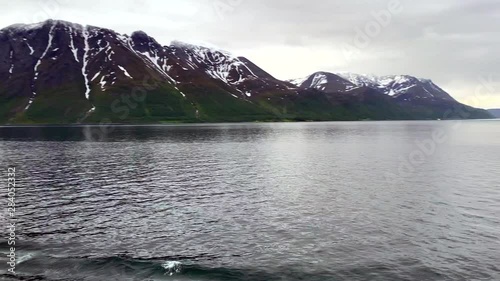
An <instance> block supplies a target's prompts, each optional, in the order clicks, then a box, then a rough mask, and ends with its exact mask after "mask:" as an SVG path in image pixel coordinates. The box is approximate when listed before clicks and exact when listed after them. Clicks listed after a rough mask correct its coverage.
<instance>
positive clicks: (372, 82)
mask: <svg viewBox="0 0 500 281" xmlns="http://www.w3.org/2000/svg"><path fill="white" fill-rule="evenodd" d="M338 75H339V76H341V77H343V78H344V79H346V80H348V81H350V82H351V83H353V84H355V85H357V86H366V87H370V88H374V89H378V90H380V91H382V92H383V93H384V94H386V95H389V96H391V97H395V98H398V99H404V100H408V101H411V100H416V99H431V100H445V101H455V99H453V98H452V97H451V96H450V95H449V94H448V93H447V92H445V91H444V90H443V89H441V88H440V87H439V86H437V85H436V84H434V83H433V82H432V81H431V80H429V79H421V78H416V77H413V76H409V75H387V76H375V75H361V74H354V73H345V72H344V73H338Z"/></svg>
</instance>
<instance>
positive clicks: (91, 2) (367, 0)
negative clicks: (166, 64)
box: [0, 0, 500, 108]
mask: <svg viewBox="0 0 500 281" xmlns="http://www.w3.org/2000/svg"><path fill="white" fill-rule="evenodd" d="M0 7H2V13H1V17H0V26H1V27H5V26H8V25H11V24H13V23H21V22H22V23H34V22H40V21H43V20H45V19H48V18H54V19H62V20H67V21H72V22H76V23H81V24H90V25H96V26H101V27H107V28H111V29H114V30H116V31H117V32H120V33H127V34H130V33H131V32H132V31H135V30H143V31H145V32H146V33H148V34H149V35H151V36H153V37H155V38H156V39H157V41H159V42H160V43H162V44H164V45H168V44H169V43H170V42H171V41H172V40H181V41H186V42H190V43H201V44H210V45H215V46H218V47H220V48H222V49H225V50H227V51H230V52H232V53H234V54H236V55H242V56H245V57H247V58H249V59H250V60H252V61H253V62H255V63H256V64H257V65H259V66H261V67H262V68H263V69H265V70H266V71H268V72H269V73H271V74H272V75H274V76H275V77H277V78H280V79H290V78H297V77H303V76H306V75H309V74H311V73H313V72H315V71H320V70H321V71H330V72H341V71H349V72H356V73H366V74H376V75H387V74H410V75H414V76H417V77H422V78H430V79H432V80H433V81H434V82H436V83H437V84H438V85H440V86H441V87H443V88H444V89H445V90H447V91H449V92H450V94H452V95H453V96H454V97H455V98H457V99H459V100H460V101H462V102H464V103H467V104H470V105H472V106H476V107H483V108H493V107H498V108H500V75H499V71H498V66H499V65H500V52H499V51H500V1H498V0H474V1H472V0H471V1H467V0H439V1H436V0H420V1H414V0H343V1H340V0H330V1H328V0H307V1H305V0H144V1H139V0H121V1H103V0H100V1H99V0H86V1H78V0H16V1H6V0H0Z"/></svg>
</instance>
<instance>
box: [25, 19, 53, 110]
mask: <svg viewBox="0 0 500 281" xmlns="http://www.w3.org/2000/svg"><path fill="white" fill-rule="evenodd" d="M54 27H55V25H52V26H51V28H50V31H49V39H48V42H47V47H46V48H45V50H44V51H43V53H42V56H41V57H40V58H39V59H38V61H37V63H36V64H35V67H34V69H33V70H34V73H35V76H34V77H33V82H32V84H33V85H32V92H33V93H32V96H31V98H30V99H29V101H28V105H26V107H25V108H24V110H25V111H26V110H28V109H29V108H30V106H31V104H32V103H33V100H34V99H35V97H36V95H37V93H36V85H35V84H36V80H37V79H38V74H39V73H38V68H39V67H40V65H41V64H42V60H43V59H44V58H45V56H46V55H47V53H48V52H49V50H50V47H52V40H53V39H54V34H53V32H54Z"/></svg>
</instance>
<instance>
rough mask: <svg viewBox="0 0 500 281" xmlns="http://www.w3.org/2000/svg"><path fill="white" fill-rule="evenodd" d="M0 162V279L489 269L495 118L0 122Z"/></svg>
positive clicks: (497, 218)
mask: <svg viewBox="0 0 500 281" xmlns="http://www.w3.org/2000/svg"><path fill="white" fill-rule="evenodd" d="M0 159H1V160H0V161H1V164H2V165H1V166H2V171H0V174H1V175H0V178H1V180H2V187H1V190H3V192H4V193H5V194H3V195H2V198H4V199H2V202H4V203H3V204H4V206H3V207H2V208H3V210H5V208H6V205H7V203H6V202H7V201H6V196H7V193H6V185H7V184H6V182H7V166H14V167H15V168H16V179H17V185H18V188H17V190H16V203H17V208H16V214H15V218H16V219H17V228H16V235H17V238H18V240H17V244H16V256H17V263H18V264H17V265H16V272H17V275H18V276H17V277H16V278H14V279H12V278H11V277H9V276H8V275H6V274H5V273H6V270H7V268H8V265H7V264H6V262H7V257H6V254H7V253H8V245H7V243H6V242H5V239H3V240H2V242H1V244H0V246H1V248H0V250H1V252H2V253H1V257H0V280H92V281H93V280H106V281H108V280H124V281H127V280H200V281H202V280H234V281H237V280H252V281H254V280H255V281H274V280H311V281H325V280H381V281H382V280H383V281H387V280H500V121H441V122H438V121H429V122H345V123H343V122H340V123H270V124H267V123H266V124H210V125H189V126H118V127H113V128H108V129H107V130H101V129H100V128H99V127H87V126H81V127H0ZM8 219H9V218H7V217H6V215H5V212H4V211H2V216H1V217H0V224H1V225H2V226H4V225H6V224H7V223H8ZM0 234H2V236H3V237H6V235H8V231H7V229H6V227H2V229H1V230H0Z"/></svg>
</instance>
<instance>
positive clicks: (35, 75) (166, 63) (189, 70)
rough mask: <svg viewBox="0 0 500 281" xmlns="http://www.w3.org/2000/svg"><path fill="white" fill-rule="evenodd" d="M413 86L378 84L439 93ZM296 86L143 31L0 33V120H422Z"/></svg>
mask: <svg viewBox="0 0 500 281" xmlns="http://www.w3.org/2000/svg"><path fill="white" fill-rule="evenodd" d="M294 82H295V83H297V81H294ZM418 82H419V84H418V85H417V86H418V87H417V86H414V87H410V86H412V85H406V84H408V83H406V82H404V83H403V81H399V82H398V81H394V82H387V83H385V84H382V83H379V84H377V85H378V86H382V85H387V86H388V87H391V89H394V90H395V91H397V94H394V96H398V97H399V96H401V95H404V93H410V91H415V90H417V89H420V88H423V89H424V90H427V91H429V92H430V93H429V95H434V96H440V95H444V94H442V93H439V89H438V87H437V86H436V87H433V84H432V83H431V82H430V81H429V82H426V81H423V80H422V81H418ZM297 84H300V87H299V86H296V85H294V84H292V83H290V82H287V81H280V80H278V79H276V78H274V77H273V76H272V75H270V74H269V73H267V72H265V71H264V70H263V69H261V68H260V67H258V66H257V65H255V64H254V63H252V62H251V61H249V60H248V59H246V58H244V57H239V56H234V55H232V54H230V53H228V52H226V51H223V50H218V49H214V48H208V47H203V46H198V45H192V44H187V43H182V42H172V43H171V44H170V45H168V46H163V45H161V44H160V43H158V42H157V41H156V40H155V39H154V38H152V37H150V36H148V35H147V34H146V33H145V32H143V31H137V32H134V33H132V34H131V35H126V34H119V33H117V32H115V31H113V30H110V29H106V28H100V27H94V26H82V25H79V24H74V23H70V22H65V21H55V20H48V21H45V22H42V23H39V24H31V25H22V24H17V25H12V26H9V27H7V28H4V29H1V30H0V122H1V123H9V122H12V123H54V122H56V123H75V122H102V121H103V120H107V121H108V122H109V121H113V122H160V121H183V120H184V121H254V120H284V119H286V120H357V119H366V118H374V119H386V118H388V119H397V118H429V117H428V112H425V113H424V114H423V115H420V114H421V112H420V111H416V112H415V113H413V114H415V116H403V115H400V112H401V110H400V108H399V105H398V104H396V103H395V102H392V101H391V100H390V99H389V100H387V99H384V98H380V97H379V96H377V95H370V96H369V99H368V100H369V102H370V104H369V105H368V104H366V103H367V100H366V99H365V97H368V96H367V95H365V93H357V94H356V95H354V94H353V95H343V96H342V95H334V94H330V93H336V92H339V91H340V92H342V91H354V90H356V86H357V85H358V86H359V85H360V83H356V82H350V81H348V80H346V79H342V77H340V76H339V75H335V74H331V73H325V72H323V73H317V74H315V75H314V76H313V77H307V78H305V79H304V80H303V81H302V82H301V83H297ZM378 86H377V87H378ZM434 86H435V85H434ZM405 87H406V88H407V89H404V88H405ZM413 88H414V89H413ZM381 89H382V88H381ZM382 90H383V89H382ZM383 92H387V91H383ZM443 92H444V91H443ZM389 94H390V93H389ZM381 96H383V95H381ZM375 103H377V104H382V105H383V108H384V112H378V109H377V108H376V107H373V104H375ZM365 106H369V110H367V109H366V108H365ZM344 107H345V108H350V110H345V108H344ZM339 112H341V113H339ZM367 112H368V113H367ZM431 118H433V117H431Z"/></svg>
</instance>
